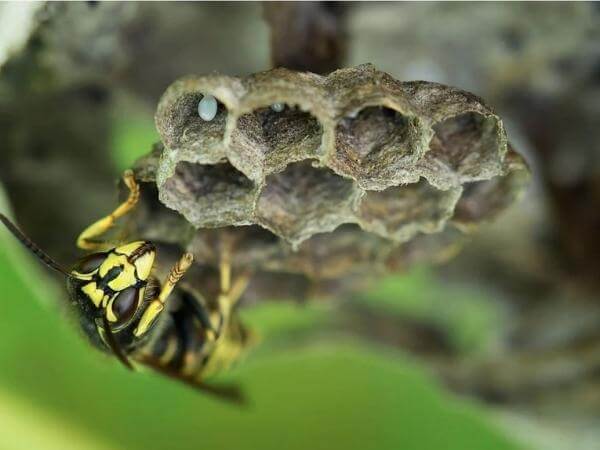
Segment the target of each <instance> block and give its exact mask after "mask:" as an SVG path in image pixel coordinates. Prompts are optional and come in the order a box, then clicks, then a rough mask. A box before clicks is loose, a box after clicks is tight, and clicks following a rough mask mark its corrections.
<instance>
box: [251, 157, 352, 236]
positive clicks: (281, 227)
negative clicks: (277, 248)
mask: <svg viewBox="0 0 600 450" xmlns="http://www.w3.org/2000/svg"><path fill="white" fill-rule="evenodd" d="M358 197H359V193H358V191H357V190H356V189H355V187H354V185H353V183H352V182H351V181H348V180H346V179H344V178H341V177H339V176H337V175H336V174H334V173H333V172H332V171H331V170H329V169H326V168H317V167H313V165H312V162H311V161H308V160H307V161H302V162H298V163H293V164H290V165H289V166H288V167H287V168H286V169H285V170H284V171H283V172H279V173H277V174H273V175H270V176H268V177H267V179H266V185H265V187H264V189H263V191H262V192H261V194H260V196H259V199H258V203H257V209H256V217H257V220H258V222H259V223H260V224H261V225H263V226H265V227H266V228H268V229H270V230H271V231H273V232H274V233H275V234H277V235H279V236H281V237H283V238H285V239H287V240H288V241H289V242H291V243H293V244H299V243H300V242H302V241H303V240H305V239H307V238H308V237H310V236H312V235H313V234H316V233H323V232H328V231H331V230H333V229H335V228H336V227H337V226H338V225H340V224H342V223H345V222H351V221H352V220H353V213H352V209H353V207H354V204H355V203H356V202H357V199H358Z"/></svg>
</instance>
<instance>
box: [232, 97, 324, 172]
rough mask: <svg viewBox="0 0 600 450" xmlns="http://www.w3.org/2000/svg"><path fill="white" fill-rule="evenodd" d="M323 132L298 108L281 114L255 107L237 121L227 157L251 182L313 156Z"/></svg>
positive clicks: (270, 108)
mask: <svg viewBox="0 0 600 450" xmlns="http://www.w3.org/2000/svg"><path fill="white" fill-rule="evenodd" d="M322 135H323V129H322V127H321V124H320V123H319V122H318V120H317V119H316V118H315V117H313V116H312V115H311V114H310V113H308V112H304V111H301V110H300V109H299V108H298V107H290V106H288V105H285V106H284V108H283V110H282V111H279V112H278V111H275V110H274V109H273V108H272V107H270V106H269V107H265V108H259V109H256V110H255V111H253V112H251V113H248V114H244V115H242V116H241V117H239V118H238V121H237V124H236V127H235V129H234V130H233V131H232V134H231V139H230V150H229V152H228V158H229V160H230V161H231V162H232V164H234V165H235V166H236V167H238V168H240V170H242V171H243V172H244V173H246V174H247V175H248V176H249V177H251V178H252V179H255V180H259V179H263V178H264V177H265V176H267V175H269V174H270V173H273V172H279V171H281V170H283V169H284V168H285V167H286V166H287V165H288V164H289V163H291V162H295V161H302V160H304V159H307V158H315V157H316V156H317V153H318V150H319V147H320V146H321V140H322Z"/></svg>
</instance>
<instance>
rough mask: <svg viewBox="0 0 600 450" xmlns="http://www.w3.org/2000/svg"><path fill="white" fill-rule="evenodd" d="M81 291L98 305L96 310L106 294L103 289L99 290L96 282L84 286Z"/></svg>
mask: <svg viewBox="0 0 600 450" xmlns="http://www.w3.org/2000/svg"><path fill="white" fill-rule="evenodd" d="M81 291H82V292H83V293H84V294H85V295H87V296H88V297H89V298H90V300H91V301H92V303H94V305H96V308H98V307H100V303H101V302H102V298H103V297H104V292H103V291H102V290H101V289H98V287H97V286H96V283H95V282H92V283H88V284H86V285H84V286H83V287H82V288H81Z"/></svg>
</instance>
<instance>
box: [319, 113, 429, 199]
mask: <svg viewBox="0 0 600 450" xmlns="http://www.w3.org/2000/svg"><path fill="white" fill-rule="evenodd" d="M419 134H420V133H419V126H418V123H417V119H416V118H411V117H407V116H404V115H402V114H401V113H399V112H397V111H395V110H393V109H390V108H386V107H383V106H369V107H366V108H364V109H362V110H361V111H359V112H358V113H357V114H356V115H353V116H351V117H345V118H343V119H341V120H340V122H339V123H338V125H337V127H336V130H335V147H336V148H335V153H334V155H332V157H331V160H330V165H331V167H333V168H334V169H335V170H336V171H337V172H339V173H341V174H343V175H346V176H349V177H352V178H355V179H356V180H357V181H358V183H359V185H360V186H361V187H363V188H365V189H385V188H386V187H388V186H390V185H393V184H398V182H401V181H404V180H405V177H406V176H407V171H408V169H409V168H410V167H411V166H412V163H414V162H415V161H416V159H417V157H418V153H419V144H418V143H419V137H418V136H419Z"/></svg>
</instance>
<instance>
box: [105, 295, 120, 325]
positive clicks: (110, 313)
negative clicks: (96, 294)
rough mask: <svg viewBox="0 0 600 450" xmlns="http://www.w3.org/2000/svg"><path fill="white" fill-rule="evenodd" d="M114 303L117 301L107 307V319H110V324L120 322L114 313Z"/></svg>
mask: <svg viewBox="0 0 600 450" xmlns="http://www.w3.org/2000/svg"><path fill="white" fill-rule="evenodd" d="M115 298H116V297H115ZM114 302H115V300H114V299H113V301H112V302H110V303H109V304H108V306H107V307H106V318H107V319H108V321H109V322H116V321H117V320H118V319H117V316H116V315H115V312H114V311H113V303H114Z"/></svg>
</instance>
